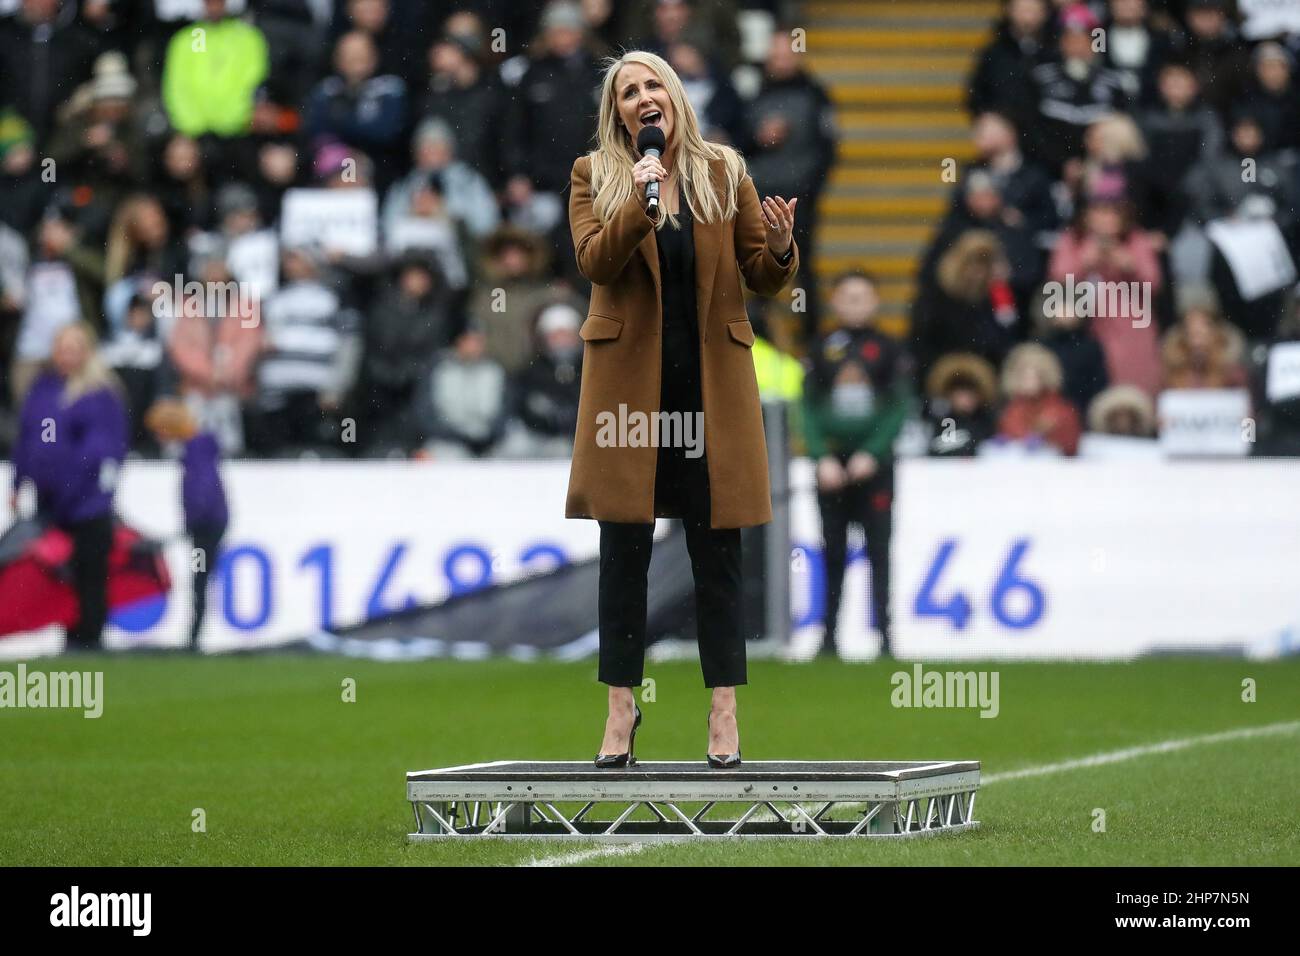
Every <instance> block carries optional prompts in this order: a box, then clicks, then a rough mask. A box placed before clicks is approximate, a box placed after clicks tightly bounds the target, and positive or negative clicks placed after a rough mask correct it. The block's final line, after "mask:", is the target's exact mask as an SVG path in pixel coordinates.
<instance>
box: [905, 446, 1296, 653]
mask: <svg viewBox="0 0 1300 956" xmlns="http://www.w3.org/2000/svg"><path fill="white" fill-rule="evenodd" d="M1298 487H1300V462H1297V463H1289V462H1282V461H1249V462H1231V461H1224V462H1215V463H1202V462H1160V461H1108V462H1086V461H1014V462H1002V461H996V460H990V461H984V460H973V461H934V460H913V461H907V462H904V463H902V464H901V465H900V467H899V473H898V496H897V499H896V502H895V511H894V530H895V533H894V539H893V546H892V555H893V594H892V596H891V598H892V599H891V606H892V608H893V621H894V644H895V653H896V654H898V655H899V656H901V657H906V658H926V659H947V658H980V657H989V658H1016V657H1023V658H1060V657H1065V658H1110V659H1115V658H1120V659H1122V658H1130V657H1133V656H1136V655H1138V654H1142V653H1146V652H1150V651H1159V650H1170V651H1172V650H1193V649H1197V650H1209V649H1223V648H1227V649H1234V650H1243V649H1244V650H1245V651H1246V652H1247V653H1259V654H1269V653H1276V652H1277V651H1278V650H1279V649H1280V648H1281V647H1284V646H1288V645H1289V646H1291V647H1292V648H1296V647H1297V645H1296V638H1297V634H1300V588H1297V586H1296V567H1297V564H1300V495H1297V494H1296V489H1297V488H1298Z"/></svg>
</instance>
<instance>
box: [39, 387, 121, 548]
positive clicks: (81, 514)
mask: <svg viewBox="0 0 1300 956" xmlns="http://www.w3.org/2000/svg"><path fill="white" fill-rule="evenodd" d="M63 387H64V383H63V379H61V378H60V377H59V376H58V375H56V374H55V373H54V372H43V373H41V375H40V376H39V377H38V378H37V379H36V382H35V383H34V384H33V385H32V388H31V390H30V391H29V392H28V393H27V398H26V399H25V400H24V401H23V408H22V412H21V413H20V415H19V420H18V440H17V442H15V444H14V453H13V458H14V488H15V490H16V489H17V488H18V486H19V485H20V484H21V483H22V481H23V480H24V479H30V480H31V481H32V483H33V484H35V485H36V501H37V510H38V512H39V513H40V514H41V515H43V516H45V517H48V518H51V519H52V520H54V521H55V522H57V523H59V524H68V523H71V522H77V521H86V520H89V519H90V518H98V517H101V516H102V515H105V514H108V513H109V512H111V511H112V510H113V492H114V491H115V490H116V488H117V476H118V471H119V470H120V468H121V465H122V459H123V458H125V457H126V447H127V420H126V408H125V406H124V405H123V404H122V400H121V399H120V398H118V396H117V394H116V393H115V392H113V391H112V390H111V389H107V388H101V389H96V390H95V391H93V392H88V393H87V394H85V395H82V396H81V397H80V398H78V399H77V400H76V401H75V402H72V403H71V404H64V401H63Z"/></svg>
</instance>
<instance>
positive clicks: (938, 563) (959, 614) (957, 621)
mask: <svg viewBox="0 0 1300 956" xmlns="http://www.w3.org/2000/svg"><path fill="white" fill-rule="evenodd" d="M955 550H957V542H956V541H953V540H952V539H951V538H949V539H947V540H945V541H944V542H943V543H942V544H940V545H939V551H938V553H937V554H935V556H934V561H933V562H931V564H930V570H929V572H927V573H926V576H925V581H924V583H922V585H921V590H920V591H919V592H918V593H917V595H916V603H915V604H914V605H913V611H914V613H915V614H916V616H917V617H945V618H947V619H948V620H950V621H952V625H953V627H955V628H956V629H957V630H959V631H961V630H964V629H965V628H966V622H967V621H969V620H970V616H971V607H970V601H968V600H967V599H966V595H964V594H962V593H961V592H960V591H958V592H957V593H956V594H954V595H953V596H952V597H950V598H949V599H948V600H947V601H946V602H944V603H943V604H940V603H939V598H938V597H937V596H936V595H935V593H934V589H935V587H936V586H937V585H938V583H939V577H940V575H942V574H943V569H944V568H945V567H946V566H947V564H948V559H949V558H951V557H952V553H953V552H954V551H955Z"/></svg>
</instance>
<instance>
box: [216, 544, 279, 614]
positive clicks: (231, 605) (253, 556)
mask: <svg viewBox="0 0 1300 956" xmlns="http://www.w3.org/2000/svg"><path fill="white" fill-rule="evenodd" d="M244 560H249V561H252V562H253V565H254V566H255V567H256V568H257V571H258V576H259V578H260V584H261V589H260V593H259V594H258V601H257V610H256V611H255V612H254V613H253V614H251V615H249V616H248V617H241V616H240V615H239V612H238V609H236V607H235V564H236V562H239V561H244ZM218 577H220V579H221V585H222V586H221V591H222V611H223V612H224V614H225V615H226V621H227V623H229V624H230V626H231V627H233V628H235V629H237V630H240V631H255V630H257V629H258V628H259V627H263V626H264V625H265V624H266V622H267V620H268V619H269V618H270V616H271V559H270V558H269V557H268V556H267V553H266V552H265V551H263V550H262V549H261V548H259V547H257V546H256V545H252V544H246V545H242V546H241V547H238V548H231V549H230V550H229V551H223V552H222V554H221V560H220V571H219V574H218Z"/></svg>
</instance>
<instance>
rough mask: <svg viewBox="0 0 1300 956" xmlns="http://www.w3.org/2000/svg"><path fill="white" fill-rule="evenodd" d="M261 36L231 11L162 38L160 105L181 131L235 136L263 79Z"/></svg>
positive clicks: (265, 65) (243, 129)
mask: <svg viewBox="0 0 1300 956" xmlns="http://www.w3.org/2000/svg"><path fill="white" fill-rule="evenodd" d="M268 68H269V60H268V56H267V49H266V38H265V37H264V36H262V31H261V30H259V29H257V27H255V26H253V25H252V24H249V23H245V22H244V21H243V20H238V19H236V18H234V17H228V18H226V19H224V20H219V21H217V22H216V23H211V22H207V21H199V22H198V23H192V24H190V25H189V26H186V27H182V28H181V29H180V30H178V31H177V32H176V34H175V35H174V36H173V37H172V38H171V42H170V43H168V44H167V58H166V61H165V62H164V64H163V82H162V95H163V105H164V106H165V107H166V108H167V116H168V117H169V118H170V120H171V124H172V126H173V127H174V128H175V129H176V130H177V131H178V132H181V133H184V134H185V135H186V136H201V135H203V134H204V133H215V134H216V135H218V136H239V135H242V134H243V133H246V132H248V128H249V125H250V123H251V122H252V118H253V94H254V93H255V92H256V91H257V88H258V87H259V86H261V85H262V81H263V80H265V79H266V74H267V70H268Z"/></svg>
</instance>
